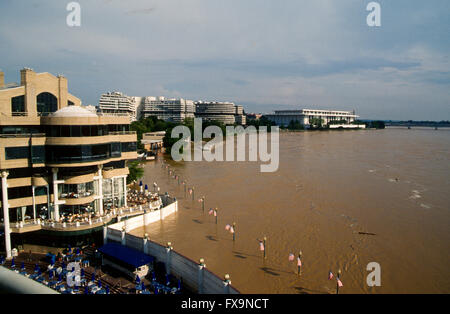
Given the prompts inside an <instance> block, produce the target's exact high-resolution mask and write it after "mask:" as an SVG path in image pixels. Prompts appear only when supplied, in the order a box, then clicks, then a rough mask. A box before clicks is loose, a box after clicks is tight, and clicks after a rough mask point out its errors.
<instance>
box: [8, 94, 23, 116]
mask: <svg viewBox="0 0 450 314" xmlns="http://www.w3.org/2000/svg"><path fill="white" fill-rule="evenodd" d="M11 112H12V114H13V116H15V115H19V114H20V113H24V112H25V96H24V95H22V96H16V97H13V98H11Z"/></svg>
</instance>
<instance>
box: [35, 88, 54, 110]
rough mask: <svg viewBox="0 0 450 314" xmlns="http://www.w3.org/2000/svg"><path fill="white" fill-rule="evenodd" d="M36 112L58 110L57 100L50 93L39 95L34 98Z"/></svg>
mask: <svg viewBox="0 0 450 314" xmlns="http://www.w3.org/2000/svg"><path fill="white" fill-rule="evenodd" d="M36 103H37V111H38V112H39V113H49V112H55V111H56V110H58V99H57V98H56V97H55V96H54V95H53V94H50V93H47V92H44V93H40V94H39V95H37V97H36Z"/></svg>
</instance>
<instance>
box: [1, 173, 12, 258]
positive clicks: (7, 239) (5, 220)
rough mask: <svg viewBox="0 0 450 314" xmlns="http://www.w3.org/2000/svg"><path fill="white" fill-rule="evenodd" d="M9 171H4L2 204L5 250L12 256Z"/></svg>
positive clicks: (7, 255)
mask: <svg viewBox="0 0 450 314" xmlns="http://www.w3.org/2000/svg"><path fill="white" fill-rule="evenodd" d="M8 175H9V172H8V171H2V205H3V224H4V226H5V250H6V258H11V228H10V225H9V204H8V183H7V181H6V178H7V177H8Z"/></svg>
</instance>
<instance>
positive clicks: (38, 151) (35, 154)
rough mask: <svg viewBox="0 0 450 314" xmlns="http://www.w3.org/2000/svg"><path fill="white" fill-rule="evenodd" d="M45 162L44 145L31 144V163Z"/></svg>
mask: <svg viewBox="0 0 450 314" xmlns="http://www.w3.org/2000/svg"><path fill="white" fill-rule="evenodd" d="M44 162H45V146H32V147H31V163H33V164H35V163H44Z"/></svg>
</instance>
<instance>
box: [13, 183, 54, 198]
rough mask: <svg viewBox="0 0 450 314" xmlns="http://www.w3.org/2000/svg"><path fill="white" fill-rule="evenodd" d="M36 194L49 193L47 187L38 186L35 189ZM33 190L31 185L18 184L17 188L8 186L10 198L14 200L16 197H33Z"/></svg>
mask: <svg viewBox="0 0 450 314" xmlns="http://www.w3.org/2000/svg"><path fill="white" fill-rule="evenodd" d="M34 195H35V196H42V195H47V187H45V186H37V187H35V189H34ZM32 196H33V191H32V188H31V185H28V186H18V187H15V188H8V199H10V200H13V199H16V198H23V197H32Z"/></svg>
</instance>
